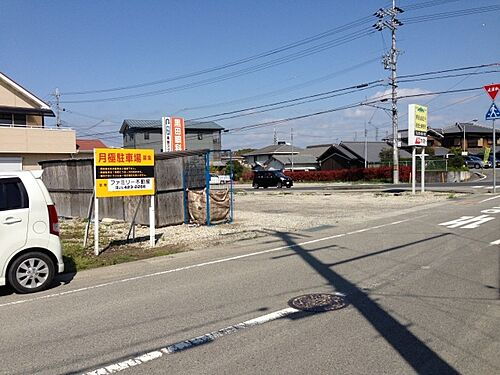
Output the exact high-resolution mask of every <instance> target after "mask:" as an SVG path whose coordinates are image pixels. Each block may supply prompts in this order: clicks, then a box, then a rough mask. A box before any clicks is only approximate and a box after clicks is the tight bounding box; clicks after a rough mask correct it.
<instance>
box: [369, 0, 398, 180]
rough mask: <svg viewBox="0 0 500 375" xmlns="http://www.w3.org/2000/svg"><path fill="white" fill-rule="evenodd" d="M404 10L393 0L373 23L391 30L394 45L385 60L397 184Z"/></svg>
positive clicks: (393, 167)
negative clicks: (400, 40)
mask: <svg viewBox="0 0 500 375" xmlns="http://www.w3.org/2000/svg"><path fill="white" fill-rule="evenodd" d="M402 12H404V11H403V9H401V8H398V7H397V6H396V0H392V7H391V8H387V9H382V8H380V9H379V10H378V11H376V12H375V13H374V16H375V17H377V18H379V20H378V21H377V23H376V24H375V25H373V27H374V28H375V29H377V30H378V31H382V30H384V29H385V28H388V29H390V30H391V35H392V38H391V39H392V45H391V50H390V51H389V53H388V54H386V55H384V58H383V62H384V68H385V69H387V70H390V71H391V77H390V78H389V81H390V86H391V97H392V142H393V147H392V148H393V154H392V161H393V163H392V177H393V182H394V183H395V184H399V150H398V148H399V145H398V139H399V137H398V98H397V82H396V78H397V71H396V68H397V57H398V54H399V51H398V50H397V48H396V30H397V28H398V26H401V25H402V23H401V21H399V20H398V19H397V18H396V15H397V14H399V13H402Z"/></svg>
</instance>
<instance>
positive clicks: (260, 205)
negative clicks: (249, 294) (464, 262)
mask: <svg viewBox="0 0 500 375" xmlns="http://www.w3.org/2000/svg"><path fill="white" fill-rule="evenodd" d="M449 197H450V195H449V194H448V193H432V192H430V193H425V194H423V195H421V194H418V195H415V196H412V195H409V194H402V195H394V194H385V193H360V192H350V193H338V192H314V193H313V192H292V191H266V192H252V193H243V192H241V193H236V194H235V222H234V223H233V224H221V225H214V226H210V227H206V226H193V225H178V226H172V227H166V228H159V229H158V230H157V233H161V234H162V236H161V238H160V240H159V242H158V245H159V246H166V245H185V246H186V247H188V248H189V249H194V248H199V247H204V246H206V245H207V243H210V244H212V245H213V244H216V243H224V242H230V241H235V240H238V239H248V238H254V237H258V236H263V235H265V234H266V232H268V231H269V232H272V231H289V232H293V231H300V230H308V229H310V230H314V228H317V227H320V226H325V225H330V226H333V225H335V226H337V225H339V224H358V223H363V222H366V221H369V220H373V219H377V218H384V217H390V216H394V215H399V214H401V213H405V212H413V211H418V210H421V209H424V208H426V207H428V206H429V205H432V204H436V203H439V202H443V201H446V200H447V199H449ZM110 228H111V227H110ZM147 234H148V232H147V228H146V227H143V228H140V229H139V231H138V235H144V236H147ZM143 245H144V246H146V245H147V243H144V244H143Z"/></svg>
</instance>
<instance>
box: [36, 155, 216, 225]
mask: <svg viewBox="0 0 500 375" xmlns="http://www.w3.org/2000/svg"><path fill="white" fill-rule="evenodd" d="M205 154H206V152H205V151H182V152H169V153H161V154H156V155H155V159H156V161H155V178H156V225H157V226H166V225H175V224H181V223H183V222H184V221H185V219H186V215H187V210H186V207H187V206H186V204H187V199H186V193H185V191H186V189H190V190H197V189H204V188H205ZM93 162H94V161H93V159H92V158H88V159H65V160H50V161H43V162H40V165H41V166H42V169H43V170H44V172H43V175H42V180H43V182H44V183H45V185H46V186H47V189H48V190H49V192H50V195H51V197H52V199H53V200H54V203H55V204H56V207H57V211H58V213H59V216H62V217H81V218H86V217H87V214H88V209H89V203H90V201H91V199H92V194H93V184H94V177H93V174H94V167H93ZM136 209H138V211H137V216H136V220H135V221H136V223H137V224H142V225H148V224H149V220H148V218H149V214H148V209H149V197H119V198H99V217H100V218H112V219H117V220H123V221H128V222H131V221H132V218H133V216H134V213H135V211H136Z"/></svg>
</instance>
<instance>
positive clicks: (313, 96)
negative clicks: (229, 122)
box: [191, 79, 384, 121]
mask: <svg viewBox="0 0 500 375" xmlns="http://www.w3.org/2000/svg"><path fill="white" fill-rule="evenodd" d="M383 81H384V80H383V79H379V80H375V81H371V82H366V83H361V84H358V85H352V86H348V87H344V88H340V89H335V90H330V91H325V92H321V93H317V94H313V95H307V96H302V97H299V98H294V99H288V100H282V101H279V102H274V103H270V104H264V105H259V106H254V107H248V108H243V109H238V110H234V111H229V112H222V113H217V114H215V115H209V116H203V117H197V118H193V119H191V120H192V121H198V120H204V119H208V118H212V117H219V116H225V115H231V114H234V113H240V112H246V111H252V110H255V109H260V108H267V107H272V106H276V105H280V104H286V103H291V102H295V101H299V100H304V99H310V98H315V97H319V96H324V95H328V94H333V93H338V92H342V91H348V90H352V89H362V88H367V87H369V86H372V85H374V84H377V83H381V82H383ZM214 121H216V120H214Z"/></svg>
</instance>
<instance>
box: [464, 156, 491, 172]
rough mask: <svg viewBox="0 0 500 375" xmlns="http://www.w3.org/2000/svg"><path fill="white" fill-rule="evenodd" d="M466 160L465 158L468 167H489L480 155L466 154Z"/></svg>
mask: <svg viewBox="0 0 500 375" xmlns="http://www.w3.org/2000/svg"><path fill="white" fill-rule="evenodd" d="M464 160H465V165H467V167H469V168H470V167H472V168H476V169H479V168H485V167H486V168H487V167H488V163H484V162H483V160H482V159H481V158H480V157H478V156H473V155H468V156H464Z"/></svg>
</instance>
